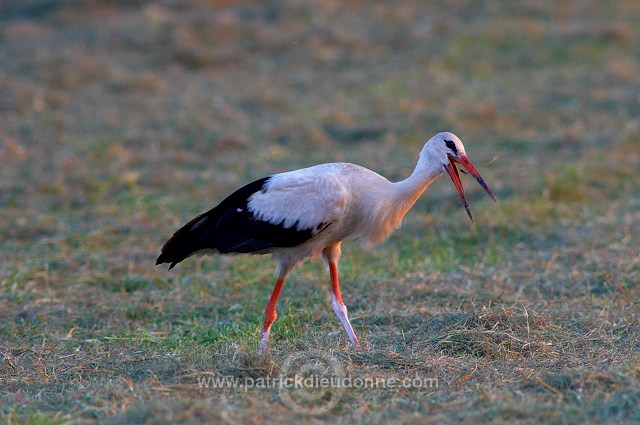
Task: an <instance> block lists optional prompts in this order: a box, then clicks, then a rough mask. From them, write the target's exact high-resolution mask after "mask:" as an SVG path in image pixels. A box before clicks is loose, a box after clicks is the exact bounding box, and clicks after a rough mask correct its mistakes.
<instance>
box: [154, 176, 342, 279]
mask: <svg viewBox="0 0 640 425" xmlns="http://www.w3.org/2000/svg"><path fill="white" fill-rule="evenodd" d="M314 169H315V170H314ZM322 171H323V169H322V168H317V167H312V168H310V169H309V168H308V169H303V170H296V171H291V172H288V173H282V174H276V175H274V176H271V177H265V178H263V179H260V180H256V181H254V182H252V183H249V184H248V185H246V186H244V187H242V188H240V189H238V190H237V191H235V192H234V193H232V194H231V195H229V196H228V197H227V198H226V199H225V200H223V201H222V202H221V203H220V204H219V205H218V206H216V207H215V208H213V209H211V210H209V211H207V212H205V213H203V214H200V215H199V216H197V217H195V218H194V219H192V220H191V221H189V222H188V223H187V224H185V225H184V226H183V227H181V228H180V229H178V231H176V232H175V233H174V235H173V237H171V238H170V239H169V240H168V241H167V242H166V243H165V244H164V246H163V247H162V253H161V254H160V256H159V257H158V259H157V261H156V264H161V263H170V268H171V267H173V266H175V265H176V264H177V263H179V262H181V261H182V260H184V259H185V258H187V257H188V256H190V255H193V254H194V253H196V252H198V251H202V250H216V251H218V252H220V253H223V254H226V253H232V252H237V253H251V252H259V251H264V250H266V249H269V248H282V247H293V246H297V245H300V244H302V243H304V242H306V241H307V240H309V239H311V238H312V237H313V236H315V235H316V234H318V233H320V232H322V231H323V230H324V229H326V228H327V227H328V226H329V225H330V224H331V223H332V222H334V221H335V220H337V219H338V218H339V217H340V215H341V211H342V210H343V209H344V207H345V205H346V199H347V198H346V193H347V192H346V190H345V188H344V187H343V186H342V184H340V182H339V180H338V179H337V178H336V177H335V176H334V175H333V174H331V173H330V172H326V170H325V172H322Z"/></svg>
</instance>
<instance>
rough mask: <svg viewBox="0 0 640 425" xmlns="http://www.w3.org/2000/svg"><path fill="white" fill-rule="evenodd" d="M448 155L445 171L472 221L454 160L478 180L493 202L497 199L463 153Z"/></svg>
mask: <svg viewBox="0 0 640 425" xmlns="http://www.w3.org/2000/svg"><path fill="white" fill-rule="evenodd" d="M448 156H449V163H448V164H447V165H445V166H444V168H445V169H446V170H447V173H449V176H450V177H451V181H452V182H453V184H454V185H455V187H456V190H457V191H458V194H459V195H460V199H461V200H462V204H463V205H464V208H465V209H466V210H467V214H468V215H469V218H470V219H471V221H473V216H472V215H471V210H470V209H469V202H468V201H467V197H466V195H465V194H464V188H463V187H462V181H461V180H460V173H459V172H458V167H456V162H457V163H458V164H460V165H462V166H463V167H464V168H465V169H466V170H467V171H468V172H469V174H471V175H472V176H473V178H475V179H476V180H477V181H478V183H480V186H482V188H483V189H484V190H485V191H486V192H487V193H488V194H489V196H491V199H493V200H494V202H498V200H497V199H496V196H495V195H494V194H493V192H492V191H491V189H489V186H487V184H486V183H485V182H484V179H483V178H482V177H481V176H480V173H478V170H476V167H474V166H473V164H472V163H471V161H469V159H468V158H467V157H466V156H464V155H463V156H460V157H459V158H457V157H454V156H452V155H448Z"/></svg>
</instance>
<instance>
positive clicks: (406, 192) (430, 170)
mask: <svg viewBox="0 0 640 425" xmlns="http://www.w3.org/2000/svg"><path fill="white" fill-rule="evenodd" d="M425 159H426V158H424V157H421V158H420V160H419V161H418V164H417V165H416V168H415V169H414V170H413V173H411V175H410V176H409V177H407V178H406V179H404V180H402V181H399V182H397V183H394V185H395V186H396V188H397V192H398V195H399V196H400V197H401V198H402V199H403V200H406V202H409V207H411V206H412V205H413V204H414V203H415V202H416V200H417V199H418V198H419V197H420V195H422V193H423V192H424V191H425V190H426V189H427V187H428V186H429V185H430V184H431V183H433V181H434V180H435V179H437V178H438V177H440V175H441V174H442V173H443V172H444V170H443V168H442V166H441V165H440V164H439V163H438V162H435V161H427V160H425Z"/></svg>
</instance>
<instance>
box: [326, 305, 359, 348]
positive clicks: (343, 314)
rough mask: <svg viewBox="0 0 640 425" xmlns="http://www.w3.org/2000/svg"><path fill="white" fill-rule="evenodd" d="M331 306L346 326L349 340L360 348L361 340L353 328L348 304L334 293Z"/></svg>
mask: <svg viewBox="0 0 640 425" xmlns="http://www.w3.org/2000/svg"><path fill="white" fill-rule="evenodd" d="M331 306H332V307H333V311H334V312H335V313H336V316H338V319H340V322H341V323H342V326H344V330H345V331H347V335H348V336H349V340H350V341H351V343H352V344H353V345H354V347H355V348H356V350H359V349H360V342H358V338H357V337H356V334H355V332H353V328H352V327H351V322H349V316H348V315H347V306H345V305H344V304H343V303H342V302H341V301H340V300H339V299H338V298H337V297H336V296H335V294H334V295H333V300H332V301H331Z"/></svg>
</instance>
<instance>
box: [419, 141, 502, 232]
mask: <svg viewBox="0 0 640 425" xmlns="http://www.w3.org/2000/svg"><path fill="white" fill-rule="evenodd" d="M424 151H428V153H429V156H431V157H432V158H434V159H435V160H436V161H439V162H440V164H441V166H442V172H444V171H446V172H447V173H448V174H449V177H451V181H453V184H454V185H455V187H456V190H457V191H458V194H459V195H460V199H461V200H462V204H463V205H464V208H465V209H466V210H467V214H468V215H469V218H470V219H471V221H473V216H472V215H471V210H470V209H469V202H468V201H467V197H466V195H465V193H464V188H463V187H462V181H461V180H460V173H459V172H458V168H457V166H456V163H458V164H460V165H462V166H463V167H464V168H465V169H466V170H467V171H468V172H469V174H471V175H472V176H473V177H474V178H475V179H476V180H477V181H478V183H480V186H482V188H483V189H484V190H485V191H486V192H487V193H488V194H489V196H491V198H492V199H493V200H494V202H498V200H497V199H496V197H495V195H494V194H493V192H492V191H491V189H489V186H487V184H486V183H485V181H484V179H483V178H482V177H481V176H480V173H478V170H476V167H474V166H473V164H472V163H471V161H469V159H468V158H467V153H466V152H465V150H464V145H463V144H462V142H461V141H460V139H459V138H458V136H456V135H455V134H453V133H449V132H444V133H438V134H436V135H435V136H433V137H432V138H431V139H430V140H429V141H428V142H427V143H426V145H425V146H424V150H423V152H424ZM463 173H464V170H463Z"/></svg>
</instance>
